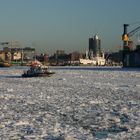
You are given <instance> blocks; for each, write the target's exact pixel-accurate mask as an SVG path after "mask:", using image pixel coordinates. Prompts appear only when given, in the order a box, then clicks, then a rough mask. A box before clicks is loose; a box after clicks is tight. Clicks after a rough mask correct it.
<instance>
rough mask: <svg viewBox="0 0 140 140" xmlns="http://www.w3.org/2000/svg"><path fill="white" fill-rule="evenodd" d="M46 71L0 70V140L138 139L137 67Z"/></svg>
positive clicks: (139, 96) (139, 98)
mask: <svg viewBox="0 0 140 140" xmlns="http://www.w3.org/2000/svg"><path fill="white" fill-rule="evenodd" d="M50 69H51V70H52V71H54V72H56V74H54V75H52V76H51V77H36V78H21V74H22V73H23V71H24V70H26V67H11V68H1V69H0V139H4V140H9V139H14V140H16V139H17V140H18V139H27V140H28V139H36V140H94V139H95V140H98V139H102V140H114V139H116V140H120V139H124V140H125V139H126V140H127V139H134V140H138V139H140V69H122V68H119V67H117V68H116V67H111V68H108V67H53V68H50Z"/></svg>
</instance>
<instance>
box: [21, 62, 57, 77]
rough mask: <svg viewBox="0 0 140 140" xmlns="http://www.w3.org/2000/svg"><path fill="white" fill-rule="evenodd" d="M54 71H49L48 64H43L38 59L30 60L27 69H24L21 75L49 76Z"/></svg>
mask: <svg viewBox="0 0 140 140" xmlns="http://www.w3.org/2000/svg"><path fill="white" fill-rule="evenodd" d="M53 74H55V72H52V71H49V70H48V66H45V65H43V64H42V63H40V62H39V61H33V62H31V65H30V66H29V69H28V70H26V71H24V73H23V74H22V77H50V76H51V75H53Z"/></svg>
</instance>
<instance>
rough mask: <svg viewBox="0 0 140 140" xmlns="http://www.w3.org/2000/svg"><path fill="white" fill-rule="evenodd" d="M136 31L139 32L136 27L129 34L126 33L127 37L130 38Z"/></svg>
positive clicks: (139, 27)
mask: <svg viewBox="0 0 140 140" xmlns="http://www.w3.org/2000/svg"><path fill="white" fill-rule="evenodd" d="M138 30H140V26H138V27H137V28H135V29H134V30H132V31H131V32H129V33H128V36H129V37H131V36H133V35H134V34H135V33H136V32H137V31H138Z"/></svg>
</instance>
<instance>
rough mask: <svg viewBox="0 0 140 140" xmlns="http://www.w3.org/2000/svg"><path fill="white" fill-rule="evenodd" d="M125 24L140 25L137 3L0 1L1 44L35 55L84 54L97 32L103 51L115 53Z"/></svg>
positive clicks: (134, 0) (106, 0)
mask: <svg viewBox="0 0 140 140" xmlns="http://www.w3.org/2000/svg"><path fill="white" fill-rule="evenodd" d="M124 23H130V24H131V23H139V24H140V0H0V42H3V41H18V42H20V44H21V46H30V47H35V48H36V49H37V51H38V52H45V51H48V52H54V51H56V50H57V49H64V50H66V52H72V51H80V52H84V51H85V50H86V49H87V48H88V38H89V37H92V36H93V35H95V34H96V33H98V35H99V37H100V39H101V44H102V46H101V47H102V49H103V50H110V51H112V50H115V49H117V46H120V45H122V41H121V35H122V33H123V24H124ZM139 24H136V25H134V26H133V27H134V28H135V27H137V26H138V25H139ZM132 29H133V28H132Z"/></svg>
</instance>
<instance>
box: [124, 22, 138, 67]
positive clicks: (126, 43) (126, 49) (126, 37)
mask: <svg viewBox="0 0 140 140" xmlns="http://www.w3.org/2000/svg"><path fill="white" fill-rule="evenodd" d="M128 26H129V24H123V28H124V32H123V35H122V40H123V52H122V63H123V66H124V67H125V66H126V65H128V64H127V62H128V54H129V53H130V51H131V48H130V47H129V45H130V43H132V41H130V37H132V36H133V35H134V34H135V33H136V32H137V31H138V30H140V26H138V27H136V28H135V29H133V30H132V31H130V32H129V33H128V31H127V27H128Z"/></svg>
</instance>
